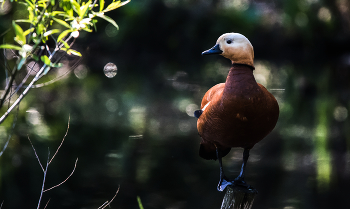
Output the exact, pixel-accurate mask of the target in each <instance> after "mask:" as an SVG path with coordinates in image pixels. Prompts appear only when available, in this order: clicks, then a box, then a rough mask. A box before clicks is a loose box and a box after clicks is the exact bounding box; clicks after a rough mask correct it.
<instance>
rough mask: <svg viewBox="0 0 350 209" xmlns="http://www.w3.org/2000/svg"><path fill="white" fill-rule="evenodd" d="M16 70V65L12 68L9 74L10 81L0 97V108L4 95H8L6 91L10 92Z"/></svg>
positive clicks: (4, 98)
mask: <svg viewBox="0 0 350 209" xmlns="http://www.w3.org/2000/svg"><path fill="white" fill-rule="evenodd" d="M17 72H18V70H17V68H16V67H14V68H13V70H12V74H11V79H10V82H9V83H8V84H7V86H6V88H5V93H4V95H3V96H2V97H1V101H0V109H1V108H2V107H3V105H4V102H5V100H6V97H7V95H8V93H9V92H10V89H11V88H12V83H13V81H14V80H15V77H16V74H17Z"/></svg>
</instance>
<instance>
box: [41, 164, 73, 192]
mask: <svg viewBox="0 0 350 209" xmlns="http://www.w3.org/2000/svg"><path fill="white" fill-rule="evenodd" d="M77 163H78V158H77V159H76V160H75V163H74V168H73V171H72V172H71V173H70V174H69V176H68V177H67V178H66V179H65V180H64V181H62V182H61V183H59V184H57V185H56V186H53V187H51V188H49V189H45V190H44V191H43V192H47V191H49V190H51V189H53V188H56V187H58V186H61V185H62V184H63V183H65V182H66V181H67V180H68V179H69V178H70V177H71V176H72V175H73V173H74V171H75V168H76V167H77Z"/></svg>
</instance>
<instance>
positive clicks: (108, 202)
mask: <svg viewBox="0 0 350 209" xmlns="http://www.w3.org/2000/svg"><path fill="white" fill-rule="evenodd" d="M119 189H120V185H119V186H118V190H117V192H116V193H115V195H114V196H113V197H112V199H111V200H110V201H106V202H105V203H103V204H102V205H101V206H100V207H98V208H97V209H104V208H106V207H107V206H108V205H110V204H111V203H112V201H113V200H114V198H115V197H116V196H117V194H118V192H119Z"/></svg>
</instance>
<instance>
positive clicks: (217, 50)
mask: <svg viewBox="0 0 350 209" xmlns="http://www.w3.org/2000/svg"><path fill="white" fill-rule="evenodd" d="M221 53H222V51H221V49H220V45H219V44H216V45H215V46H213V48H211V49H208V50H206V51H204V52H202V55H210V54H221Z"/></svg>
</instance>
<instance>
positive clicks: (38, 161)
mask: <svg viewBox="0 0 350 209" xmlns="http://www.w3.org/2000/svg"><path fill="white" fill-rule="evenodd" d="M28 140H29V142H30V145H32V148H33V150H34V154H35V157H36V159H38V162H39V165H40V167H41V169H42V170H43V172H44V173H45V170H44V167H43V165H42V164H41V162H40V159H39V157H38V155H37V154H36V151H35V148H34V146H33V144H32V141H30V138H29V136H28Z"/></svg>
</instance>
